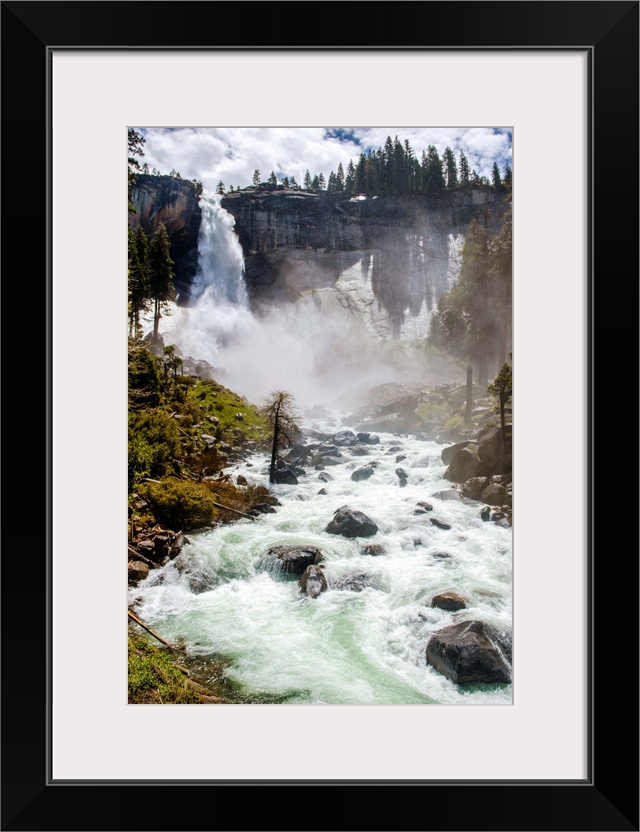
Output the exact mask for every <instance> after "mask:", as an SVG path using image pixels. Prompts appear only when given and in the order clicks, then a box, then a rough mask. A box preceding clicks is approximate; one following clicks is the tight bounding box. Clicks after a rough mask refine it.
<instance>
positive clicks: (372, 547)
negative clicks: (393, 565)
mask: <svg viewBox="0 0 640 832" xmlns="http://www.w3.org/2000/svg"><path fill="white" fill-rule="evenodd" d="M386 552H387V550H386V549H385V548H384V546H383V545H382V543H365V545H364V546H361V547H360V554H362V555H371V556H372V557H378V556H379V555H384V554H386Z"/></svg>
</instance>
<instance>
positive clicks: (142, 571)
mask: <svg viewBox="0 0 640 832" xmlns="http://www.w3.org/2000/svg"><path fill="white" fill-rule="evenodd" d="M127 572H128V576H129V583H130V584H137V583H139V582H140V581H142V580H144V578H147V577H148V576H149V567H148V566H147V564H146V563H143V562H142V561H141V560H130V561H129V563H128V564H127Z"/></svg>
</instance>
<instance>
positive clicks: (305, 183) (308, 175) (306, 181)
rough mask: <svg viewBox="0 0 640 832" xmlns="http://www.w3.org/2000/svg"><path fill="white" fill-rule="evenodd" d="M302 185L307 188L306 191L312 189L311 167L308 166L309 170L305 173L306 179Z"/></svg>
mask: <svg viewBox="0 0 640 832" xmlns="http://www.w3.org/2000/svg"><path fill="white" fill-rule="evenodd" d="M302 187H303V188H304V189H305V191H310V190H311V174H310V173H309V168H307V171H306V173H305V175H304V179H303V181H302Z"/></svg>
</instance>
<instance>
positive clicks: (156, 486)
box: [138, 477, 218, 530]
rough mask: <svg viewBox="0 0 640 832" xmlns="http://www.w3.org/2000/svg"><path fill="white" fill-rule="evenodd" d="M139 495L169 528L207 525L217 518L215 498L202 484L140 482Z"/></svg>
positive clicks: (169, 481) (174, 481) (171, 479)
mask: <svg viewBox="0 0 640 832" xmlns="http://www.w3.org/2000/svg"><path fill="white" fill-rule="evenodd" d="M138 492H139V493H140V495H141V496H142V497H143V498H144V499H145V500H147V502H148V503H149V504H150V506H151V508H152V509H153V514H154V516H155V518H156V520H157V521H158V522H159V523H162V524H163V525H165V526H168V527H169V528H170V529H176V530H177V529H189V528H197V527H198V526H204V525H208V524H209V523H211V522H212V521H213V520H215V519H216V517H217V515H218V510H217V508H216V507H215V505H214V502H215V498H214V495H213V494H212V492H211V489H210V488H209V487H208V486H207V485H206V484H205V483H202V482H192V481H190V480H179V479H177V478H176V477H166V478H165V479H163V480H162V482H159V483H155V482H147V483H143V484H142V485H140V486H139V488H138Z"/></svg>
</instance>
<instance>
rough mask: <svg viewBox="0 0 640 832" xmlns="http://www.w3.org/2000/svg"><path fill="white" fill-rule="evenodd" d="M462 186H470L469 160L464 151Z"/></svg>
mask: <svg viewBox="0 0 640 832" xmlns="http://www.w3.org/2000/svg"><path fill="white" fill-rule="evenodd" d="M460 184H461V185H462V186H463V187H464V186H466V185H468V184H469V160H468V159H467V157H466V156H465V155H464V152H463V151H462V150H461V151H460Z"/></svg>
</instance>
